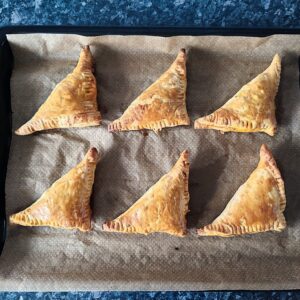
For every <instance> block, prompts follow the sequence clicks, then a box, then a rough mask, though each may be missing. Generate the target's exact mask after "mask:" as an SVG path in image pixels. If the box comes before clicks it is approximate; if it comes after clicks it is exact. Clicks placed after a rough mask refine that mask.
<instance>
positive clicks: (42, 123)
mask: <svg viewBox="0 0 300 300" xmlns="http://www.w3.org/2000/svg"><path fill="white" fill-rule="evenodd" d="M100 122H101V115H100V112H99V111H98V105H97V85H96V79H95V77H94V75H93V57H92V54H91V52H90V48H89V46H86V47H84V48H83V49H82V51H81V53H80V57H79V61H78V64H77V66H76V68H75V69H74V70H73V72H72V73H70V74H68V75H67V77H66V78H65V79H63V80H62V81H61V82H60V83H59V84H58V85H57V86H56V87H55V89H54V90H53V91H52V93H51V94H50V96H49V97H48V99H47V100H46V101H45V102H44V104H43V105H42V106H41V107H40V108H39V109H38V111H37V112H36V114H35V115H34V116H33V118H32V119H31V120H29V121H28V122H27V123H25V124H24V125H23V126H22V127H20V128H19V129H18V130H16V134H18V135H27V134H31V133H33V132H36V131H41V130H46V129H53V128H67V127H86V126H96V125H99V124H100Z"/></svg>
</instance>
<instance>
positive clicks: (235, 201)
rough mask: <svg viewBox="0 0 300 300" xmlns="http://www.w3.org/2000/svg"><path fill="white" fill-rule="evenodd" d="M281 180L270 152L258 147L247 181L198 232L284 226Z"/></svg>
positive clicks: (209, 233)
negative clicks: (253, 167)
mask: <svg viewBox="0 0 300 300" xmlns="http://www.w3.org/2000/svg"><path fill="white" fill-rule="evenodd" d="M285 206H286V197H285V190H284V182H283V180H282V178H281V175H280V171H279V170H278V168H277V165H276V162H275V160H274V158H273V156H272V153H271V151H270V150H269V149H268V148H267V146H266V145H262V146H261V149H260V161H259V163H258V166H257V168H256V169H255V170H254V171H253V172H252V174H251V175H250V177H249V178H248V180H247V181H246V182H245V183H244V184H243V185H242V186H241V187H240V188H239V189H238V190H237V192H236V193H235V195H234V196H233V197H232V199H231V200H230V201H229V203H228V204H227V206H226V208H225V209H224V211H223V212H222V213H221V214H220V215H219V216H218V217H217V218H216V219H215V220H214V221H213V222H212V223H211V224H210V225H207V226H205V227H204V228H202V229H198V234H199V235H204V236H222V237H230V236H236V235H240V234H248V233H258V232H264V231H282V230H283V229H284V228H285V227H286V221H285V218H284V215H283V211H284V209H285Z"/></svg>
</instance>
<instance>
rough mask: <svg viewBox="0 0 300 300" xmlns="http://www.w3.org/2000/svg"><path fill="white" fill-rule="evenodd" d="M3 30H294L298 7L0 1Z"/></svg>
mask: <svg viewBox="0 0 300 300" xmlns="http://www.w3.org/2000/svg"><path fill="white" fill-rule="evenodd" d="M5 25H101V26H176V27H177V26H179V27H185V26H188V27H190V26H192V27H193V26H194V27H247V28H270V27H282V28H300V1H299V0H294V1H293V0H290V1H289V0H272V1H271V0H260V1H255V0H252V1H250V0H236V1H234V0H214V1H212V0H201V1H198V0H190V1H185V0H164V1H162V0H160V1H157V0H145V1H142V0H138V1H130V0H115V1H114V0H65V1H63V0H57V1H55V0H35V1H32V0H2V1H0V26H5ZM299 288H300V283H299ZM1 299H22V300H35V299H86V300H90V299H102V300H106V299H126V300H127V299H128V300H131V299H139V300H140V299H185V300H190V299H193V300H197V299H207V300H210V299H220V300H221V299H222V300H223V299H224V300H225V299H226V300H229V299H247V300H251V299H299V300H300V292H299V291H293V292H287V291H282V292H279V291H278V292H245V291H244V292H240V291H236V292H139V293H133V292H122V293H120V292H69V293H65V292H64V293H5V292H3V293H0V300H1Z"/></svg>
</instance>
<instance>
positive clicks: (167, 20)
mask: <svg viewBox="0 0 300 300" xmlns="http://www.w3.org/2000/svg"><path fill="white" fill-rule="evenodd" d="M1 3H2V4H1ZM0 16H1V17H0V22H1V24H2V25H11V24H13V25H15V24H18V25H20V24H30V25H45V24H47V25H50V24H52V25H62V24H63V25H75V24H76V25H106V26H108V25H109V26H200V27H253V28H254V27H256V28H257V27H260V28H261V27H284V28H300V1H299V0H272V1H271V0H260V1H255V0H252V1H250V0H214V1H212V0H201V1H199V0H189V1H185V0H164V1H161V0H160V1H158V0H144V1H142V0H135V1H130V0H64V1H63V0H35V1H32V0H2V1H0Z"/></svg>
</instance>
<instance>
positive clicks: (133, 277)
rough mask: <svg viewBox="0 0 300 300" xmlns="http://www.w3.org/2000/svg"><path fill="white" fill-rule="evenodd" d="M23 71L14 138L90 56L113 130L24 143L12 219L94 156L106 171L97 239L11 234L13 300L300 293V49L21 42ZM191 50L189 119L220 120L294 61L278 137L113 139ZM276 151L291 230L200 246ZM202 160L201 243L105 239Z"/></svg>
mask: <svg viewBox="0 0 300 300" xmlns="http://www.w3.org/2000/svg"><path fill="white" fill-rule="evenodd" d="M8 39H9V42H10V45H11V47H12V50H13V54H14V57H15V65H14V71H13V75H12V78H11V93H12V99H11V100H12V108H13V112H14V113H13V129H17V128H18V127H19V126H21V125H22V124H24V123H25V122H26V121H27V120H29V119H30V118H31V117H32V115H33V114H34V113H35V111H36V110H37V108H38V107H39V106H40V105H41V104H42V103H43V102H44V101H45V99H46V98H47V96H48V95H49V94H50V92H51V91H52V89H53V88H54V87H55V85H56V84H57V83H58V82H59V81H60V80H61V79H63V78H64V77H65V76H66V75H67V74H68V73H69V72H71V71H72V69H73V68H74V66H75V65H76V63H77V59H78V57H79V53H80V50H81V46H83V45H86V44H90V46H91V50H92V52H93V56H94V58H95V62H96V78H97V84H98V92H99V96H98V102H99V107H100V110H101V113H102V116H103V122H102V125H101V126H99V127H90V128H79V129H76V128H73V129H61V130H51V131H48V132H40V133H37V134H34V135H30V136H16V135H14V136H13V140H12V145H11V150H10V160H9V165H8V173H7V181H6V207H7V211H6V213H7V215H10V214H12V213H15V212H17V211H19V210H22V209H24V208H26V207H27V206H29V205H30V204H31V203H33V202H34V201H35V200H36V199H38V198H39V197H40V195H41V194H42V193H43V192H44V191H45V190H46V189H47V188H48V187H49V186H50V185H51V184H52V183H53V182H54V181H55V180H57V179H58V178H60V177H61V176H62V175H63V174H65V173H66V172H67V171H68V170H69V169H71V168H72V167H73V166H75V165H76V164H77V163H78V162H79V161H80V160H81V159H82V158H83V156H84V154H85V153H86V151H87V150H88V148H89V147H90V146H95V147H97V149H98V150H99V151H100V152H101V155H102V158H101V161H100V162H99V164H98V167H97V170H96V177H95V183H94V192H93V195H92V198H91V205H92V208H93V229H94V230H93V231H91V232H90V233H82V232H77V231H68V230H58V229H52V228H38V227H35V228H34V227H33V228H30V227H22V226H15V225H10V226H9V228H8V236H7V240H6V245H5V248H4V251H3V255H2V256H1V258H0V290H6V291H9V290H14V291H17V290H23V291H25V290H28V291H34V290H39V291H56V290H60V291H61V290H64V291H66V290H212V289H213V290H219V289H293V288H299V284H300V189H299V178H300V168H299V166H300V137H299V132H300V121H299V120H300V93H299V67H298V56H299V54H300V36H296V35H294V36H293V35H277V36H270V37H266V38H252V37H219V36H199V37H192V36H178V37H170V38H162V37H150V36H99V37H82V36H78V35H62V34H61V35H53V34H24V35H22V34H20V35H9V36H8ZM183 47H185V48H186V49H187V52H188V54H187V57H188V58H187V72H188V88H187V109H188V113H189V115H190V117H191V119H192V120H195V119H196V118H198V117H200V116H203V115H205V114H208V113H210V112H212V111H214V110H215V109H216V108H218V107H219V106H221V105H222V104H223V103H225V101H227V100H228V99H229V98H230V97H231V96H233V95H234V94H235V93H236V92H237V91H238V90H239V89H240V88H241V86H242V85H243V84H245V83H247V82H248V81H249V80H251V79H252V78H253V77H255V76H256V75H257V74H258V73H260V72H262V71H263V70H264V69H265V68H266V67H267V66H268V65H269V64H270V63H271V60H272V57H273V55H274V54H275V53H279V54H280V55H281V57H282V66H283V68H282V76H281V83H280V88H279V92H278V95H277V98H276V102H277V119H278V123H279V127H278V132H277V134H276V135H275V136H274V137H270V136H268V135H266V134H263V133H256V134H253V133H249V134H247V133H245V134H242V133H227V134H225V135H222V134H220V132H218V131H214V130H194V129H193V126H183V127H175V128H167V129H163V131H162V132H161V134H159V135H156V134H155V133H154V132H149V134H148V135H145V134H142V133H141V132H138V131H135V132H133V131H132V132H121V133H117V134H113V133H109V132H108V131H107V125H108V124H109V122H110V121H112V120H114V119H116V118H117V117H119V116H120V115H121V114H122V112H123V111H124V110H125V109H126V107H127V106H128V105H129V104H130V103H131V101H132V100H133V99H134V98H135V97H136V96H138V95H139V94H140V93H141V92H142V91H143V90H144V89H145V88H146V87H148V86H149V85H150V84H151V83H152V82H153V81H155V80H156V79H157V78H158V77H159V76H160V75H161V74H162V73H163V72H164V71H165V70H166V69H167V68H168V66H169V65H170V64H171V63H172V62H173V60H174V59H175V57H176V54H177V52H178V51H179V49H180V48H183ZM262 143H266V144H267V145H268V146H269V147H270V148H271V150H272V151H273V154H274V156H275V158H276V160H277V162H278V166H279V168H280V170H281V172H282V175H283V178H284V180H285V184H286V195H287V208H286V211H285V216H286V219H287V223H288V228H287V229H286V230H285V231H284V232H282V233H272V232H268V233H263V234H256V235H252V236H249V235H248V236H241V237H235V238H227V239H225V238H216V237H198V236H197V235H196V230H195V229H196V228H199V227H200V226H203V225H206V224H208V223H210V222H211V221H212V220H213V219H214V218H215V217H216V216H217V215H219V214H220V213H221V212H222V210H223V209H224V207H225V206H226V204H227V202H228V201H229V200H230V198H231V197H232V196H233V194H234V193H235V191H236V190H237V188H238V187H239V186H240V185H241V184H242V183H243V182H244V181H245V180H246V179H247V178H248V176H249V175H250V173H251V172H252V170H253V169H254V168H255V167H256V165H257V163H258V159H259V148H260V146H261V144H262ZM184 149H189V150H190V154H191V159H190V160H191V171H190V187H189V188H190V196H191V200H190V213H189V214H188V228H189V232H188V235H187V236H186V237H184V238H179V237H173V236H170V235H167V234H152V235H149V236H141V235H126V234H114V233H106V232H102V231H101V225H102V223H103V222H104V221H105V220H107V219H112V218H115V217H117V216H118V215H119V214H120V213H122V212H123V211H125V210H126V209H127V208H128V207H129V206H130V205H131V204H133V203H134V202H135V201H136V200H137V199H138V198H139V197H140V196H142V195H143V193H144V192H145V191H146V190H147V189H148V188H149V187H150V186H152V185H153V184H154V183H155V182H156V181H157V180H158V179H159V178H160V177H161V176H162V175H164V174H165V173H166V172H168V171H169V169H170V168H171V167H172V166H173V164H174V163H175V162H176V160H177V158H178V157H179V154H180V152H181V151H182V150H184Z"/></svg>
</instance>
